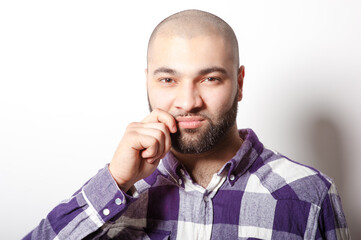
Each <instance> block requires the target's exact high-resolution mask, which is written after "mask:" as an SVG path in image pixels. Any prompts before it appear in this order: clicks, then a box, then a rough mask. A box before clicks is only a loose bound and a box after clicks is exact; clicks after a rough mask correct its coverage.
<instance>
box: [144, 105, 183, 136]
mask: <svg viewBox="0 0 361 240" xmlns="http://www.w3.org/2000/svg"><path fill="white" fill-rule="evenodd" d="M142 122H143V123H149V122H159V123H164V124H165V125H166V126H167V127H168V129H169V131H170V132H171V133H175V132H177V123H176V120H175V119H174V117H173V116H172V115H171V114H169V113H168V112H166V111H163V110H161V109H155V110H153V111H152V112H151V113H150V114H149V115H148V116H147V117H146V118H145V119H144V120H143V121H142Z"/></svg>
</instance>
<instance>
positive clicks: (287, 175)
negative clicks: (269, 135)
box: [251, 150, 333, 206]
mask: <svg viewBox="0 0 361 240" xmlns="http://www.w3.org/2000/svg"><path fill="white" fill-rule="evenodd" d="M262 155H263V158H262V161H263V164H262V165H261V166H260V167H259V168H258V169H257V170H256V171H255V172H254V173H252V174H251V175H254V176H256V177H257V178H258V179H259V181H260V183H261V184H262V186H263V187H265V188H266V189H267V190H268V191H269V193H271V194H272V196H273V197H274V198H275V199H277V200H285V199H289V200H291V199H293V200H301V201H305V202H309V203H312V204H314V205H317V206H320V205H321V204H322V201H323V200H324V198H325V197H326V195H327V193H328V191H329V190H330V188H331V186H332V185H333V181H332V179H330V178H329V177H327V176H326V175H325V174H323V173H321V172H320V171H318V170H317V169H315V168H312V167H310V166H306V165H303V164H301V163H298V162H295V161H292V160H290V159H288V158H287V157H285V156H283V155H281V154H279V153H274V152H272V151H270V150H265V151H264V152H263V154H261V156H262Z"/></svg>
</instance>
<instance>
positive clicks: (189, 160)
mask: <svg viewBox="0 0 361 240" xmlns="http://www.w3.org/2000/svg"><path fill="white" fill-rule="evenodd" d="M242 142H243V141H242V139H241V138H240V137H239V134H238V130H237V126H236V124H235V125H234V126H233V127H232V128H230V129H229V131H228V132H227V133H226V134H225V135H224V136H223V138H222V139H221V140H220V142H219V143H218V144H217V145H216V146H215V147H214V148H213V149H211V150H209V151H207V152H204V153H198V154H184V153H179V152H176V151H174V150H173V149H172V153H173V154H174V156H175V157H176V158H177V159H178V161H180V162H181V163H182V164H183V166H184V167H185V168H186V169H187V171H188V172H189V174H190V175H191V177H192V178H193V180H194V181H195V182H197V183H198V184H199V185H201V186H202V187H204V188H206V187H207V186H208V184H209V182H210V181H211V179H212V176H213V174H214V173H216V172H218V171H219V170H220V169H221V167H222V166H223V165H224V164H225V163H226V162H228V161H229V160H230V159H231V158H232V157H233V156H234V155H235V154H236V153H237V151H238V149H239V148H240V147H241V145H242Z"/></svg>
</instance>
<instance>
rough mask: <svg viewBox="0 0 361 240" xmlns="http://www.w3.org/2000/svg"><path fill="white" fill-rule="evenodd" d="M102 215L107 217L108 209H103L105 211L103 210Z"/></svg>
mask: <svg viewBox="0 0 361 240" xmlns="http://www.w3.org/2000/svg"><path fill="white" fill-rule="evenodd" d="M103 214H104V215H105V216H108V215H109V214H110V211H109V209H108V208H105V209H104V210H103Z"/></svg>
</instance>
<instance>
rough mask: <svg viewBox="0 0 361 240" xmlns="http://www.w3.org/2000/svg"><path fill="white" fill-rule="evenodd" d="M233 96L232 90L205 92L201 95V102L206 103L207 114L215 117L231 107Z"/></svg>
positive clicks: (234, 93) (234, 92) (223, 89)
mask: <svg viewBox="0 0 361 240" xmlns="http://www.w3.org/2000/svg"><path fill="white" fill-rule="evenodd" d="M235 95H236V91H233V90H232V88H222V89H216V90H215V91H205V92H204V93H203V101H204V102H205V103H206V105H207V109H208V111H209V112H212V114H215V115H222V114H223V113H225V112H227V111H228V110H229V109H230V108H231V107H232V105H233V101H234V97H235Z"/></svg>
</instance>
